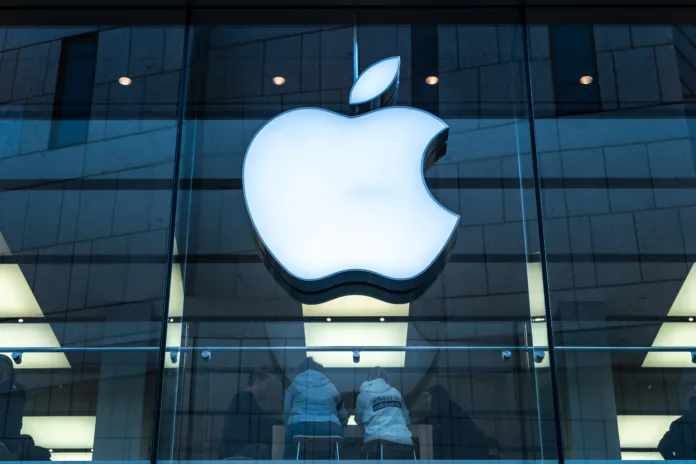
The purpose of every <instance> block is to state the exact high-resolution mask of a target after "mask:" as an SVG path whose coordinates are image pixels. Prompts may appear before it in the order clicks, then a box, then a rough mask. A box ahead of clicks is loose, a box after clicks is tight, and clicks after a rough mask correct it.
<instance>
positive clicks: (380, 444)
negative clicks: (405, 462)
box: [365, 440, 418, 461]
mask: <svg viewBox="0 0 696 464" xmlns="http://www.w3.org/2000/svg"><path fill="white" fill-rule="evenodd" d="M367 446H368V448H367V454H366V455H365V459H368V460H369V459H370V453H371V452H376V451H377V450H379V460H380V461H383V460H384V448H385V446H386V448H387V452H388V454H390V453H389V451H398V453H399V454H401V453H402V452H403V455H406V454H407V453H408V454H413V460H414V461H417V460H418V456H417V455H416V447H415V446H413V445H404V444H403V443H395V442H392V441H386V440H375V441H373V442H370V443H367ZM389 459H393V458H392V457H389ZM397 459H398V458H397Z"/></svg>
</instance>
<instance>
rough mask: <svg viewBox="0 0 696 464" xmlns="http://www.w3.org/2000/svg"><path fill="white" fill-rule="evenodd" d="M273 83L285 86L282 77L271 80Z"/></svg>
mask: <svg viewBox="0 0 696 464" xmlns="http://www.w3.org/2000/svg"><path fill="white" fill-rule="evenodd" d="M273 83H274V84H275V85H283V84H285V78H284V77H283V76H276V77H274V78H273Z"/></svg>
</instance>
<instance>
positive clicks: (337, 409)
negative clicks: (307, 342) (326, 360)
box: [283, 357, 348, 459]
mask: <svg viewBox="0 0 696 464" xmlns="http://www.w3.org/2000/svg"><path fill="white" fill-rule="evenodd" d="M297 372H299V373H298V374H297V376H296V377H295V380H294V381H293V382H292V384H291V385H290V386H289V387H288V389H287V390H286V392H285V401H284V406H283V417H284V419H285V423H286V425H287V429H286V432H285V459H295V458H296V457H297V448H296V447H294V446H293V438H294V437H296V436H300V435H302V436H312V437H341V438H342V437H343V427H345V426H346V425H347V424H348V412H347V411H346V407H345V405H344V404H343V400H342V399H341V396H340V395H339V393H338V390H337V389H336V387H335V386H334V384H333V383H331V380H329V378H328V377H327V376H326V374H325V373H324V366H322V365H321V364H319V363H318V362H316V361H315V360H314V359H313V358H312V357H308V358H307V359H305V360H304V361H302V363H300V365H299V366H298V368H297Z"/></svg>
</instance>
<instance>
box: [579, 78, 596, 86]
mask: <svg viewBox="0 0 696 464" xmlns="http://www.w3.org/2000/svg"><path fill="white" fill-rule="evenodd" d="M593 81H594V78H593V77H592V76H582V77H581V78H580V83H581V84H582V85H589V84H591V83H592V82H593Z"/></svg>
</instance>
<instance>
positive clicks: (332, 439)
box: [292, 435, 343, 461]
mask: <svg viewBox="0 0 696 464" xmlns="http://www.w3.org/2000/svg"><path fill="white" fill-rule="evenodd" d="M342 441H343V437H341V436H339V435H328V436H321V435H319V436H317V435H295V436H294V437H292V444H293V446H295V447H296V449H297V453H296V454H295V460H297V461H299V460H300V450H301V449H302V448H304V454H305V459H306V456H307V454H308V453H307V452H308V451H312V456H314V455H315V454H316V451H317V449H319V448H320V447H321V446H322V445H323V446H326V448H325V449H326V450H329V459H332V457H331V454H332V451H331V450H332V449H333V450H334V451H335V453H336V460H337V461H340V460H341V452H340V448H339V443H341V442H342ZM303 445H304V446H303Z"/></svg>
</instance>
